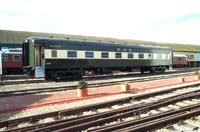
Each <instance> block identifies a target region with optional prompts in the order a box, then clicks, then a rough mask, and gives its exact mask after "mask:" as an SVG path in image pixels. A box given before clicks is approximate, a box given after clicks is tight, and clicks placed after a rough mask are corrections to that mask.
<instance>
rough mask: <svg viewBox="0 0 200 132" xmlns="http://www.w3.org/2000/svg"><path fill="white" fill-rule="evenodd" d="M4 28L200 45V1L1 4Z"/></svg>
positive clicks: (18, 0) (11, 0) (9, 0)
mask: <svg viewBox="0 0 200 132" xmlns="http://www.w3.org/2000/svg"><path fill="white" fill-rule="evenodd" d="M0 29H6V30H17V31H32V32H47V33H61V34H69V35H85V36H97V37H111V38H118V39H133V40H147V41H157V42H170V43H183V44H199V45H200V1H199V0H0Z"/></svg>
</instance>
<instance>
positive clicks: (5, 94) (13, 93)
mask: <svg viewBox="0 0 200 132" xmlns="http://www.w3.org/2000/svg"><path fill="white" fill-rule="evenodd" d="M192 74H193V73H191V72H189V73H181V74H168V75H160V76H156V75H155V76H151V77H140V78H134V79H123V80H114V81H113V80H112V81H104V82H98V83H96V82H95V83H90V82H89V84H88V88H92V87H102V86H111V85H119V84H121V83H123V82H127V83H135V82H144V81H151V80H160V79H167V78H173V77H178V76H188V75H192ZM76 88H77V85H70V86H58V87H46V88H33V89H25V90H12V91H3V92H0V97H8V96H21V95H30V94H38V93H44V92H56V91H64V90H72V89H76Z"/></svg>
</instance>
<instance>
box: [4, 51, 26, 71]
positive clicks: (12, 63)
mask: <svg viewBox="0 0 200 132" xmlns="http://www.w3.org/2000/svg"><path fill="white" fill-rule="evenodd" d="M2 69H3V73H4V74H19V73H22V71H23V63H22V49H21V48H15V49H6V50H5V49H4V50H3V53H2Z"/></svg>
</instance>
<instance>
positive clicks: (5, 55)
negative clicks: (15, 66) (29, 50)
mask: <svg viewBox="0 0 200 132" xmlns="http://www.w3.org/2000/svg"><path fill="white" fill-rule="evenodd" d="M3 58H6V59H3ZM7 61H8V55H7V54H2V62H7Z"/></svg>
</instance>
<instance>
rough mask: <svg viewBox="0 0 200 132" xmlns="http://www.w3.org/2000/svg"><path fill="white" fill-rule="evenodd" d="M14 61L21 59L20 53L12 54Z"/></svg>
mask: <svg viewBox="0 0 200 132" xmlns="http://www.w3.org/2000/svg"><path fill="white" fill-rule="evenodd" d="M12 57H13V58H12V59H13V61H19V60H20V56H19V55H13V56H12Z"/></svg>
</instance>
